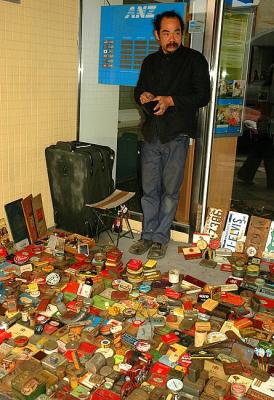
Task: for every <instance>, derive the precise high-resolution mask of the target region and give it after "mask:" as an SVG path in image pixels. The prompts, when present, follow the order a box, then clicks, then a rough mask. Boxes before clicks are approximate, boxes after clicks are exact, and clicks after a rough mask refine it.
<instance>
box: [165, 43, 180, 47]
mask: <svg viewBox="0 0 274 400" xmlns="http://www.w3.org/2000/svg"><path fill="white" fill-rule="evenodd" d="M167 47H178V44H177V43H176V42H170V43H168V44H167Z"/></svg>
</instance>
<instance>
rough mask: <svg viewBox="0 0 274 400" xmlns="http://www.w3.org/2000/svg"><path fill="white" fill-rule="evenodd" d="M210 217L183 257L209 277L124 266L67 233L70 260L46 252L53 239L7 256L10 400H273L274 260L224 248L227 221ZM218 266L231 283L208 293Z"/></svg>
mask: <svg viewBox="0 0 274 400" xmlns="http://www.w3.org/2000/svg"><path fill="white" fill-rule="evenodd" d="M214 210H215V211H214ZM212 212H213V214H212V218H211V219H210V220H209V221H208V229H209V230H208V233H207V234H199V233H195V243H193V245H192V246H190V247H189V246H188V247H187V251H185V252H184V253H185V258H186V259H189V261H187V262H190V263H191V262H192V261H191V260H192V259H195V258H197V257H198V256H199V258H200V259H201V260H200V261H199V263H200V268H204V271H205V273H204V275H203V276H192V275H190V274H187V273H184V271H183V270H182V268H181V266H180V265H172V267H170V268H169V270H168V271H167V272H165V273H163V272H160V271H159V269H158V266H157V262H156V261H155V260H147V261H146V262H143V261H142V260H140V259H138V258H136V259H135V258H131V259H130V260H124V256H123V253H122V252H121V251H120V250H119V249H117V248H115V247H112V246H108V248H105V249H103V248H102V249H100V250H98V249H96V251H94V252H93V251H92V246H91V245H90V243H88V242H85V241H82V242H81V243H82V244H83V245H85V244H86V245H88V251H87V248H86V247H85V246H79V243H78V241H79V240H80V237H79V236H78V235H76V236H75V235H72V234H68V235H67V234H66V233H65V232H62V235H61V237H62V239H63V240H62V247H64V251H62V252H60V254H59V253H58V252H57V253H56V254H55V255H54V252H52V251H50V252H46V251H45V250H47V249H48V248H51V247H52V246H53V245H54V243H55V242H56V243H57V241H56V239H55V236H54V235H52V234H50V233H49V235H47V237H46V238H45V239H41V242H42V243H43V244H42V245H41V247H40V248H38V247H37V251H35V248H34V247H33V246H32V245H31V246H27V247H26V248H25V249H23V250H21V251H20V252H17V254H16V256H17V257H16V259H15V261H16V263H13V264H12V263H10V262H9V261H8V260H7V259H5V257H6V253H5V252H1V254H2V260H1V261H0V272H1V273H2V275H3V277H4V278H5V277H7V275H8V279H3V280H2V281H1V282H0V300H1V304H0V312H1V315H0V327H1V330H0V393H5V395H6V396H9V397H8V398H10V399H28V400H32V399H38V400H43V399H44V400H49V399H57V400H59V399H60V400H61V399H63V400H65V399H67V400H68V399H88V400H91V399H93V400H96V399H97V400H101V399H102V398H106V399H110V400H124V399H127V398H128V399H133V400H134V399H140V400H144V399H148V400H158V399H161V400H166V399H167V400H169V399H180V398H181V399H184V398H191V399H209V400H212V399H216V400H219V399H226V400H229V399H231V400H234V399H242V398H247V399H261V398H263V399H268V398H269V399H270V398H272V397H273V393H272V389H271V388H272V387H273V379H274V378H273V358H274V355H273V354H274V344H273V333H274V317H273V306H274V294H273V292H274V289H273V282H274V276H273V273H274V268H273V266H274V255H273V262H272V261H271V260H270V259H268V260H266V259H265V258H262V259H260V258H258V255H257V254H256V255H255V256H254V255H253V253H252V252H251V250H250V249H249V250H248V249H246V251H243V252H242V253H241V252H239V246H237V243H236V244H235V243H230V240H231V239H230V236H228V237H227V238H226V239H225V242H226V243H228V244H229V246H230V245H232V244H233V246H234V245H235V249H236V251H232V250H231V249H230V248H229V249H225V248H222V247H221V243H222V242H221V241H220V237H221V236H220V235H219V227H220V225H221V224H223V222H222V218H221V214H220V218H219V216H218V215H219V211H218V210H217V209H211V213H212ZM216 213H217V214H216ZM216 215H217V216H218V218H217V219H218V224H217V225H218V226H217V228H216V230H214V231H213V233H212V232H211V229H212V227H213V223H214V221H215V219H216V218H215V217H216ZM232 229H233V227H232V225H231V227H229V231H231V232H232ZM56 235H58V232H57V233H56ZM66 235H67V236H68V238H69V239H68V242H67V243H66V237H67V236H66ZM53 236H54V237H53ZM242 240H243V238H242V237H241V241H242ZM48 241H49V243H48ZM230 247H231V246H230ZM66 248H68V249H70V252H69V253H67V252H66V250H65V249H66ZM243 248H244V247H243ZM189 249H192V250H193V249H194V251H189ZM38 250H39V251H38ZM78 250H79V253H78ZM7 253H8V252H7ZM193 253H194V257H193ZM251 253H252V254H251ZM211 264H212V265H211ZM272 264H273V266H272ZM209 267H210V268H213V267H214V268H215V269H216V268H220V270H221V271H223V272H224V275H223V277H224V279H223V282H222V283H220V282H219V283H218V284H215V285H214V286H213V285H209V284H207V282H206V276H207V272H206V271H208V268H209ZM2 275H1V276H2ZM11 275H12V276H13V277H12V278H11ZM3 388H4V389H3Z"/></svg>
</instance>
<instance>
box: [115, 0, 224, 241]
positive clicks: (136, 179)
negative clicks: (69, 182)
mask: <svg viewBox="0 0 274 400" xmlns="http://www.w3.org/2000/svg"><path fill="white" fill-rule="evenodd" d="M223 1H224V0H186V1H184V3H185V7H186V8H185V9H186V12H185V16H184V22H185V32H184V38H183V44H184V46H187V47H191V48H193V49H195V50H198V51H200V52H201V53H203V54H204V55H205V57H206V58H207V60H208V62H209V65H210V69H211V74H212V76H213V75H214V74H213V69H214V68H215V69H216V66H215V65H214V66H213V64H212V60H213V59H214V56H213V53H214V51H215V49H214V47H213V44H214V42H215V41H216V32H217V31H216V28H217V26H218V24H217V21H216V10H217V11H218V10H220V4H222V3H223ZM132 3H134V2H133V1H130V0H124V4H132ZM135 3H136V2H135ZM139 3H140V4H142V3H143V4H145V3H147V1H145V0H142V1H139V2H138V4H139ZM150 3H154V1H151V2H150ZM155 3H159V1H157V2H155ZM161 3H172V2H171V1H164V0H163V1H161ZM174 3H179V2H178V1H174ZM170 10H172V4H170ZM221 13H222V11H221ZM220 15H221V14H220ZM219 29H220V26H219ZM215 59H216V57H215ZM212 68H213V69H212ZM213 95H214V91H213ZM208 113H209V111H208V110H207V109H206V108H205V109H202V110H200V115H199V127H198V130H199V132H198V139H195V140H192V141H191V143H190V147H189V153H188V158H187V162H186V167H185V176H184V182H183V184H182V187H181V190H180V198H179V205H178V209H177V213H176V216H175V221H174V229H176V230H179V231H183V232H187V233H188V232H189V226H190V223H191V219H196V217H197V214H199V212H200V205H199V203H200V201H201V193H202V187H203V185H201V181H202V178H203V176H204V168H205V154H206V151H205V149H206V148H207V147H208V146H209V147H210V146H211V144H210V143H209V144H208V132H207V123H208V115H209V114H208ZM140 124H141V117H140V114H139V110H138V108H137V106H136V105H135V103H134V100H133V88H132V87H126V86H120V105H119V125H118V141H117V143H118V145H117V174H116V186H117V187H118V188H120V189H122V190H131V191H135V192H136V196H135V198H134V199H133V200H132V202H131V203H130V204H129V209H130V211H131V215H132V217H133V218H134V219H137V220H138V219H140V218H141V212H142V210H141V205H140V199H141V196H142V182H141V178H140V143H141V141H142V135H141V129H140ZM193 204H194V205H195V206H194V207H193Z"/></svg>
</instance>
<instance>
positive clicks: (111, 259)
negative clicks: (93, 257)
mask: <svg viewBox="0 0 274 400" xmlns="http://www.w3.org/2000/svg"><path fill="white" fill-rule="evenodd" d="M122 255H123V252H122V251H120V250H119V249H116V248H115V249H111V250H110V251H108V252H107V253H106V261H105V268H106V270H111V271H113V272H116V273H118V274H120V273H121V272H122V271H123V262H122V260H121V258H122Z"/></svg>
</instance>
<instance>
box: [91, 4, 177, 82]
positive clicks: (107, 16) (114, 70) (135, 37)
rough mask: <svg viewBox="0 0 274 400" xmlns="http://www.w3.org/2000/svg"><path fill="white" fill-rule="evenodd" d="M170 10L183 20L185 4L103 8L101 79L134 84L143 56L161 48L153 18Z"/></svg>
mask: <svg viewBox="0 0 274 400" xmlns="http://www.w3.org/2000/svg"><path fill="white" fill-rule="evenodd" d="M171 10H174V11H175V12H177V13H178V14H179V15H181V17H182V18H183V19H184V15H185V3H176V4H142V5H137V4H135V5H124V6H103V7H101V33H100V51H99V77H98V82H99V83H105V84H110V85H127V86H135V85H136V83H137V80H138V76H139V71H140V68H141V65H142V62H143V59H144V58H145V57H146V56H147V55H148V54H150V53H154V52H155V51H157V50H158V49H159V44H158V42H157V41H156V40H155V37H154V34H153V19H154V17H155V15H157V14H160V13H162V12H164V11H171Z"/></svg>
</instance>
